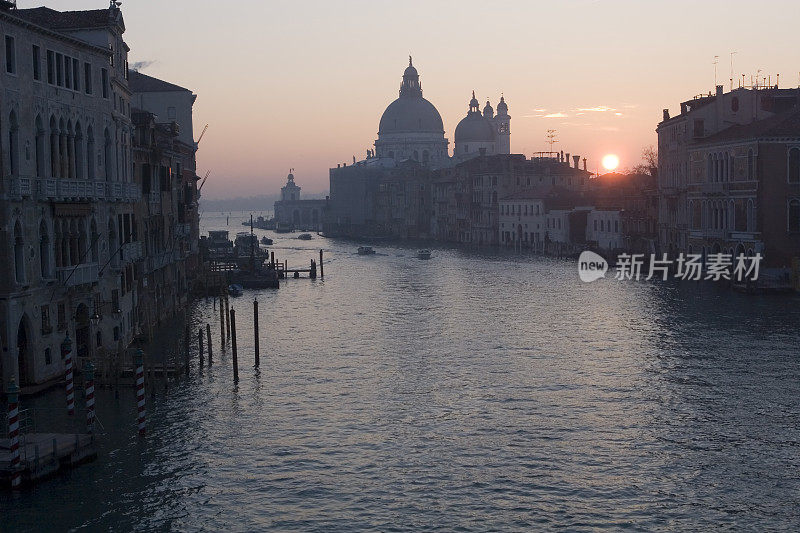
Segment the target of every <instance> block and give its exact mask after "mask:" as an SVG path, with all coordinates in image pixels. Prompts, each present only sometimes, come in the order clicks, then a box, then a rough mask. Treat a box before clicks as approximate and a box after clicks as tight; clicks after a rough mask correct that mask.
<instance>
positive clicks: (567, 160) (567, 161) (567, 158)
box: [564, 154, 569, 166]
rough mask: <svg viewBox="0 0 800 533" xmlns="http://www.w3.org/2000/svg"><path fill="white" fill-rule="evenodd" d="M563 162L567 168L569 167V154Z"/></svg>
mask: <svg viewBox="0 0 800 533" xmlns="http://www.w3.org/2000/svg"><path fill="white" fill-rule="evenodd" d="M564 162H565V163H566V164H567V166H569V154H567V157H566V159H564Z"/></svg>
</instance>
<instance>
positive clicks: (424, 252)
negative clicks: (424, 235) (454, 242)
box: [417, 250, 431, 259]
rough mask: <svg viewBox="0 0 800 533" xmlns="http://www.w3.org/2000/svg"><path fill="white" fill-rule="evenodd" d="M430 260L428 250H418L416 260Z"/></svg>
mask: <svg viewBox="0 0 800 533" xmlns="http://www.w3.org/2000/svg"><path fill="white" fill-rule="evenodd" d="M430 258H431V251H430V250H420V251H418V252H417V259H430Z"/></svg>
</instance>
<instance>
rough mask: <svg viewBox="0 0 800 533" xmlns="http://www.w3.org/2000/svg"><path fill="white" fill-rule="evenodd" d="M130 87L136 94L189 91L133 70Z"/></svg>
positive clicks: (130, 75) (129, 77)
mask: <svg viewBox="0 0 800 533" xmlns="http://www.w3.org/2000/svg"><path fill="white" fill-rule="evenodd" d="M128 87H129V88H130V90H131V91H133V92H135V93H161V92H171V91H187V92H191V91H189V89H186V88H184V87H181V86H180V85H175V84H174V83H169V82H168V81H164V80H160V79H158V78H154V77H152V76H148V75H147V74H142V73H141V72H137V71H135V70H131V71H130V73H129V74H128Z"/></svg>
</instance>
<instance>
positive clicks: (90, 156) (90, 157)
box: [86, 126, 95, 180]
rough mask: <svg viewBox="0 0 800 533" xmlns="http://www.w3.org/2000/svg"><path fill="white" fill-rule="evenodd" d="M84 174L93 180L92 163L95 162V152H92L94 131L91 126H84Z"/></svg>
mask: <svg viewBox="0 0 800 533" xmlns="http://www.w3.org/2000/svg"><path fill="white" fill-rule="evenodd" d="M86 164H87V166H86V176H87V177H88V178H89V179H90V180H93V179H94V176H95V172H94V164H95V153H94V131H93V130H92V127H91V126H89V127H87V128H86Z"/></svg>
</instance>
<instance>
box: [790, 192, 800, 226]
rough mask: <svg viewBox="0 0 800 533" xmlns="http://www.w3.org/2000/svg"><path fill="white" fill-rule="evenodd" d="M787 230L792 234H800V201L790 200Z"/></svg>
mask: <svg viewBox="0 0 800 533" xmlns="http://www.w3.org/2000/svg"><path fill="white" fill-rule="evenodd" d="M787 215H788V224H787V229H788V230H789V231H790V232H792V233H800V200H798V199H797V198H795V199H792V200H789V209H788V213H787Z"/></svg>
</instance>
